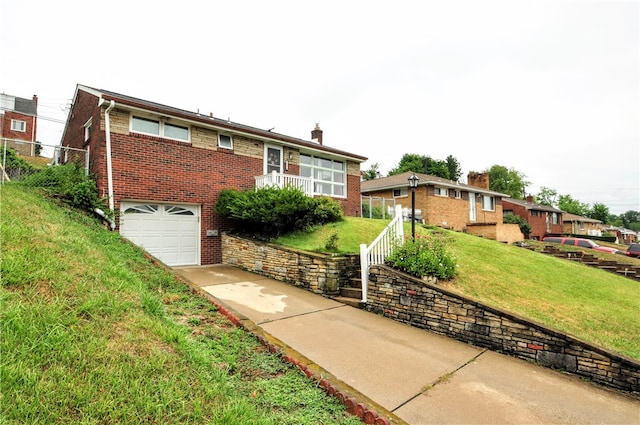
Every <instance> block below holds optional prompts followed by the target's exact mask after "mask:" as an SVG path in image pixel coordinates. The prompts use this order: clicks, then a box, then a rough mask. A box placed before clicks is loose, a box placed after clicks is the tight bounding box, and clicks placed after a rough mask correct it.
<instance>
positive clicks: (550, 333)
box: [367, 265, 640, 393]
mask: <svg viewBox="0 0 640 425" xmlns="http://www.w3.org/2000/svg"><path fill="white" fill-rule="evenodd" d="M369 274H370V276H369V289H368V301H367V309H368V310H370V311H372V312H375V313H379V314H383V315H384V316H386V317H390V318H392V319H394V320H397V321H400V322H404V323H408V324H410V325H412V326H416V327H418V328H423V329H428V330H430V331H433V332H435V333H438V334H442V335H446V336H449V337H452V338H455V339H458V340H461V341H464V342H469V343H472V344H474V345H477V346H480V347H485V348H489V349H491V350H495V351H499V352H503V353H505V354H510V355H513V356H516V357H519V358H522V359H525V360H530V361H533V362H536V363H538V364H540V365H543V366H547V367H552V368H558V369H563V370H565V371H567V372H571V373H573V374H576V375H579V376H582V377H585V378H587V379H590V380H592V381H594V382H596V383H599V384H602V385H605V386H609V387H612V388H616V389H619V390H623V391H630V392H636V393H640V362H638V361H636V360H633V359H631V358H628V357H625V356H622V355H620V354H617V353H614V352H610V351H608V350H606V349H604V348H600V347H597V346H593V345H590V344H589V343H587V342H584V341H581V340H579V339H577V338H575V337H573V336H571V335H568V334H565V333H562V332H558V331H555V330H553V329H550V328H547V327H545V326H543V325H540V324H537V323H534V322H530V321H528V320H525V319H523V318H521V317H518V316H516V315H513V314H510V313H507V312H504V311H501V310H498V309H495V308H492V307H489V306H486V305H483V304H481V303H479V302H477V301H475V300H473V299H471V298H466V297H464V296H461V295H458V294H455V293H453V292H450V291H447V290H446V289H444V288H442V287H439V286H438V285H434V284H430V283H427V282H425V281H422V280H420V279H416V278H414V277H411V276H409V275H406V274H404V273H400V272H398V271H396V270H393V269H391V268H389V267H387V266H384V265H380V266H371V268H370V273H369Z"/></svg>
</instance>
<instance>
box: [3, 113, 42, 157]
mask: <svg viewBox="0 0 640 425" xmlns="http://www.w3.org/2000/svg"><path fill="white" fill-rule="evenodd" d="M0 117H2V118H1V121H2V125H1V126H0V131H1V133H0V135H1V137H3V138H6V139H16V140H24V141H27V142H34V143H35V142H36V141H37V133H36V119H35V117H32V116H29V115H24V114H21V113H19V112H15V111H4V114H1V115H0ZM11 120H18V121H24V122H25V123H26V126H25V131H24V132H22V131H12V130H11ZM2 146H4V141H3V143H2ZM7 146H10V147H12V148H14V149H16V150H17V151H18V153H19V154H20V155H33V154H34V152H35V148H34V146H33V145H32V144H30V143H29V144H18V143H11V142H8V143H7Z"/></svg>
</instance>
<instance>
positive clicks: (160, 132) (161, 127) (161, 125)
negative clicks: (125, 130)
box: [129, 114, 191, 143]
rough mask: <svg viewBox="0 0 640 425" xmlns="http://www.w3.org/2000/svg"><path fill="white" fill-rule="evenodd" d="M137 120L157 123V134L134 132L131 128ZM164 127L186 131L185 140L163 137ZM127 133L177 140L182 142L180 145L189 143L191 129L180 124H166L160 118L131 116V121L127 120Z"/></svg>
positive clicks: (140, 115) (141, 115)
mask: <svg viewBox="0 0 640 425" xmlns="http://www.w3.org/2000/svg"><path fill="white" fill-rule="evenodd" d="M136 119H138V120H140V121H151V122H155V123H158V133H150V132H147V131H141V130H136V129H134V128H133V123H134V121H135V120H136ZM165 126H168V127H176V128H182V129H185V130H187V138H186V139H180V138H177V137H169V136H166V135H165ZM129 131H131V132H132V133H139V134H148V135H150V136H157V137H162V138H163V139H170V140H177V141H178V142H182V143H191V127H190V126H188V125H182V124H174V123H166V122H165V120H163V119H160V118H155V117H151V116H145V115H143V114H139V115H136V114H131V119H130V120H129Z"/></svg>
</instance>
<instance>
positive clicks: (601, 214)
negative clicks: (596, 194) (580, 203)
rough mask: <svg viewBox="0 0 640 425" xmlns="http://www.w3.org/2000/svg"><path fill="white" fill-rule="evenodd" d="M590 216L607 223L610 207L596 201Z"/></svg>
mask: <svg viewBox="0 0 640 425" xmlns="http://www.w3.org/2000/svg"><path fill="white" fill-rule="evenodd" d="M588 216H589V217H590V218H593V219H596V220H600V221H601V222H603V223H605V224H607V223H608V222H609V208H608V207H607V206H606V205H604V204H601V203H598V202H596V203H595V204H593V207H591V210H590V211H589V215H588Z"/></svg>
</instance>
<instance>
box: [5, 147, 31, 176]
mask: <svg viewBox="0 0 640 425" xmlns="http://www.w3.org/2000/svg"><path fill="white" fill-rule="evenodd" d="M3 160H4V166H5V172H6V173H7V174H9V175H15V174H18V175H28V174H30V173H32V172H33V171H34V167H33V166H32V165H31V164H29V163H28V162H27V161H25V160H24V159H22V158H20V156H19V155H18V154H17V153H16V150H15V149H14V148H7V151H6V152H5V150H4V147H2V148H0V161H3ZM0 163H1V162H0Z"/></svg>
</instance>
